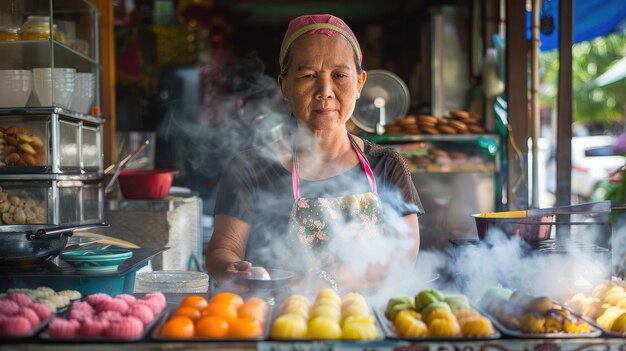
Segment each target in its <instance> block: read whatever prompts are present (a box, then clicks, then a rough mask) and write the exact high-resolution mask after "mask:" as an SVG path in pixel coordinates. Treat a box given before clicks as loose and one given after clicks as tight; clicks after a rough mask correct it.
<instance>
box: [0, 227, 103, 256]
mask: <svg viewBox="0 0 626 351" xmlns="http://www.w3.org/2000/svg"><path fill="white" fill-rule="evenodd" d="M106 226H108V224H106V223H96V224H83V225H75V226H53V225H4V226H0V265H7V264H39V263H45V262H47V261H49V260H51V259H53V258H54V257H56V256H58V255H59V254H60V253H61V252H62V251H63V249H64V248H65V246H66V245H67V240H68V238H69V237H71V236H72V235H73V234H74V231H75V230H81V229H88V228H95V227H106Z"/></svg>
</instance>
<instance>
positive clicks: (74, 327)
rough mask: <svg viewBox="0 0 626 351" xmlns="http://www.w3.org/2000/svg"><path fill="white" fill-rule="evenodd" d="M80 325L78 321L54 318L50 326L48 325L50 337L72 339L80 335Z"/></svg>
mask: <svg viewBox="0 0 626 351" xmlns="http://www.w3.org/2000/svg"><path fill="white" fill-rule="evenodd" d="M79 328H80V323H79V322H78V321H76V320H71V319H69V320H68V319H63V318H58V317H55V318H52V320H51V321H50V324H48V331H49V332H50V336H53V337H57V338H70V337H73V336H76V335H77V334H78V329H79Z"/></svg>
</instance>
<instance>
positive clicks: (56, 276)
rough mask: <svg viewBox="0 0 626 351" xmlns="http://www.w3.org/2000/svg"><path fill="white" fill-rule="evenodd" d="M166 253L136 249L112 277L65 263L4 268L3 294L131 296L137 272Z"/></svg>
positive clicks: (0, 269)
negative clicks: (45, 291)
mask: <svg viewBox="0 0 626 351" xmlns="http://www.w3.org/2000/svg"><path fill="white" fill-rule="evenodd" d="M163 250H165V248H160V249H132V250H131V251H132V252H133V256H132V257H131V258H129V259H128V260H126V261H125V262H124V263H122V264H121V265H120V266H119V268H118V270H117V272H111V273H101V274H98V273H78V272H76V270H75V269H74V267H72V266H70V265H69V264H67V263H65V262H63V261H59V264H54V263H52V262H48V263H46V264H44V265H40V266H30V267H15V266H14V267H0V291H6V290H7V289H12V288H28V289H36V288H37V287H40V286H47V287H49V288H52V289H54V290H56V291H60V290H77V291H79V292H80V293H81V294H82V295H83V296H85V295H89V294H95V293H106V294H109V295H118V294H131V293H132V292H133V290H134V288H135V275H136V273H137V271H138V270H139V269H140V268H142V267H145V266H146V265H148V260H149V259H150V258H152V257H153V256H155V255H156V254H158V253H160V252H161V251H163Z"/></svg>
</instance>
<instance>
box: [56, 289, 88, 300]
mask: <svg viewBox="0 0 626 351" xmlns="http://www.w3.org/2000/svg"><path fill="white" fill-rule="evenodd" d="M51 290H52V289H51ZM53 291H54V290H53ZM57 294H59V295H63V296H67V297H68V298H69V299H70V300H79V299H80V298H81V297H83V295H82V294H81V293H80V292H79V291H76V290H63V291H59V292H58V293H57Z"/></svg>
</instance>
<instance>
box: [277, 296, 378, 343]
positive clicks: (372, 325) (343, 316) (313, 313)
mask: <svg viewBox="0 0 626 351" xmlns="http://www.w3.org/2000/svg"><path fill="white" fill-rule="evenodd" d="M280 311H281V313H280V315H279V316H278V317H277V318H276V319H275V320H274V323H273V325H272V331H271V335H272V337H273V338H277V339H302V338H307V339H321V340H339V339H355V340H369V339H375V338H378V329H377V327H376V322H375V320H374V318H373V316H372V314H371V309H370V307H369V306H368V304H367V302H366V301H365V298H364V297H363V296H362V295H361V294H358V293H354V292H350V293H347V294H345V295H344V296H343V297H339V295H338V294H337V293H336V292H335V291H334V290H332V289H329V288H325V289H322V290H320V291H319V292H318V294H317V295H316V296H315V299H314V303H313V305H312V306H310V305H309V300H308V299H307V298H306V297H305V296H302V295H291V296H289V297H287V298H286V299H285V301H284V302H283V304H282V306H281V309H280Z"/></svg>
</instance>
